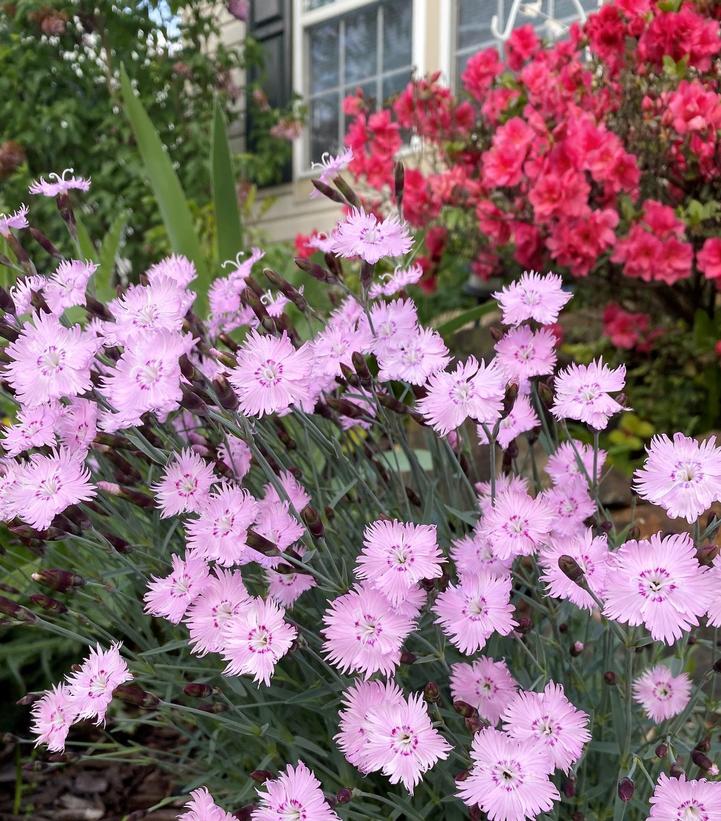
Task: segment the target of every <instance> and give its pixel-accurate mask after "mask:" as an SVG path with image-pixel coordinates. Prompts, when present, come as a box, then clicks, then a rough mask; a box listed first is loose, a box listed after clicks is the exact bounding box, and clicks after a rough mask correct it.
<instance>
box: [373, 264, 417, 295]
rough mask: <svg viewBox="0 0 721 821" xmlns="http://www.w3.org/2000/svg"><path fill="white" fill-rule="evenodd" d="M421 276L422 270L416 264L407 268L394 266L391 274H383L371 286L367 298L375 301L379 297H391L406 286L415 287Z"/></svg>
mask: <svg viewBox="0 0 721 821" xmlns="http://www.w3.org/2000/svg"><path fill="white" fill-rule="evenodd" d="M422 276H423V268H421V266H420V265H418V264H414V265H411V266H409V267H408V268H402V267H401V266H400V265H396V268H395V270H394V271H393V273H392V274H383V275H382V276H381V281H380V282H378V283H373V285H371V287H370V290H369V291H368V296H369V297H370V298H371V299H377V298H378V297H380V296H393V295H394V294H397V293H398V292H399V291H402V290H403V289H404V288H405V287H406V286H407V285H415V284H416V283H417V282H418V280H419V279H420V278H421V277H422Z"/></svg>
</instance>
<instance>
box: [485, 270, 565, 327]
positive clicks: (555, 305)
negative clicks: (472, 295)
mask: <svg viewBox="0 0 721 821" xmlns="http://www.w3.org/2000/svg"><path fill="white" fill-rule="evenodd" d="M493 296H494V298H495V299H496V300H498V304H499V305H500V306H501V312H502V314H503V322H504V323H505V324H506V325H520V324H521V323H522V322H526V321H527V320H529V319H534V320H535V321H536V322H538V323H539V324H540V325H553V323H554V322H555V321H556V320H557V319H558V315H559V313H560V312H561V308H563V306H564V305H565V304H566V303H567V302H568V300H569V299H570V298H571V294H569V293H568V292H567V291H564V290H563V281H562V280H561V277H560V276H558V275H557V274H546V275H545V276H541V275H540V274H537V273H536V272H535V271H530V272H528V271H526V272H525V273H524V274H523V276H522V277H521V278H520V279H518V280H517V281H516V282H512V283H511V284H510V285H506V287H505V288H503V290H501V291H498V292H497V293H495V294H493Z"/></svg>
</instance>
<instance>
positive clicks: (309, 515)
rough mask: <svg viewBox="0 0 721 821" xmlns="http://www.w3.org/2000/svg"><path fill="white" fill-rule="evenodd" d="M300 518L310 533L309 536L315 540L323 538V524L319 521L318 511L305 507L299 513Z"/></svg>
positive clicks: (308, 506)
mask: <svg viewBox="0 0 721 821" xmlns="http://www.w3.org/2000/svg"><path fill="white" fill-rule="evenodd" d="M300 518H301V519H302V520H303V522H304V524H305V526H306V527H307V528H308V530H309V531H310V533H311V536H314V537H315V538H316V539H321V538H323V534H324V533H325V528H324V527H323V522H321V520H320V516H319V515H318V511H317V510H316V509H315V508H314V507H312V506H311V505H306V506H305V507H304V508H303V510H301V511H300Z"/></svg>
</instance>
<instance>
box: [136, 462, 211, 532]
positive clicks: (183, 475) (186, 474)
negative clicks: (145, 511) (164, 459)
mask: <svg viewBox="0 0 721 821" xmlns="http://www.w3.org/2000/svg"><path fill="white" fill-rule="evenodd" d="M217 481H218V480H217V478H216V476H215V474H214V473H213V468H212V467H211V466H210V465H209V464H208V463H207V462H206V461H205V460H204V459H201V458H200V456H198V454H197V453H194V452H193V451H192V450H189V449H188V448H185V449H184V450H181V451H180V453H178V454H176V456H175V458H174V459H173V461H172V462H171V463H170V464H169V465H168V466H167V467H166V468H165V471H164V472H163V475H162V477H161V479H160V481H159V482H158V483H157V484H156V485H153V487H152V490H153V492H154V493H155V496H156V503H157V505H158V507H159V508H160V515H161V517H163V518H165V517H167V516H177V515H178V514H179V513H186V512H190V513H200V511H201V509H202V507H203V506H204V505H205V503H206V502H207V500H208V492H209V490H210V486H211V485H212V484H213V483H214V482H217Z"/></svg>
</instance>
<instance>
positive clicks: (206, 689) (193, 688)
mask: <svg viewBox="0 0 721 821" xmlns="http://www.w3.org/2000/svg"><path fill="white" fill-rule="evenodd" d="M183 692H184V693H185V695H186V696H190V697H191V698H207V697H208V696H210V695H212V693H213V688H212V687H211V686H210V684H202V683H201V682H199V681H191V682H190V684H186V685H185V687H183Z"/></svg>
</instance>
